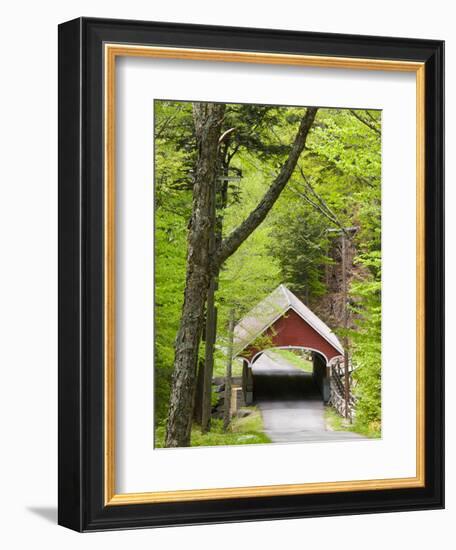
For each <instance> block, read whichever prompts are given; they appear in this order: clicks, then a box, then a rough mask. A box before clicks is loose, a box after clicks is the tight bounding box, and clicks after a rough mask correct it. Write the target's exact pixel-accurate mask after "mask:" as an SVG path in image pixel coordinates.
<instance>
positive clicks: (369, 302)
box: [350, 251, 382, 437]
mask: <svg viewBox="0 0 456 550" xmlns="http://www.w3.org/2000/svg"><path fill="white" fill-rule="evenodd" d="M358 261H359V262H360V263H363V265H365V266H366V267H369V269H370V271H371V273H372V275H371V276H370V277H368V278H367V280H365V281H362V282H358V283H355V284H353V285H352V289H351V291H352V294H353V295H354V296H356V298H357V300H358V301H357V302H356V305H355V306H354V307H353V309H354V311H355V313H356V314H357V315H358V318H357V320H356V330H352V331H350V337H351V342H352V355H353V357H352V360H353V362H354V364H355V366H357V369H356V370H355V372H354V374H353V376H354V379H355V381H356V386H355V395H356V397H357V399H358V403H357V407H356V419H355V428H356V429H357V431H360V432H361V433H365V434H367V435H371V436H375V437H379V436H380V433H381V376H382V372H381V328H382V327H381V279H380V275H381V270H380V262H381V257H380V252H378V251H374V252H372V253H370V254H365V255H363V256H361V257H360V258H359V259H358Z"/></svg>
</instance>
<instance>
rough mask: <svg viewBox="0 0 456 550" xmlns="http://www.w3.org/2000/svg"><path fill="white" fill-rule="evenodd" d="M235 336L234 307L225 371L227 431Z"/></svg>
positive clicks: (224, 420)
mask: <svg viewBox="0 0 456 550" xmlns="http://www.w3.org/2000/svg"><path fill="white" fill-rule="evenodd" d="M233 337H234V309H232V310H231V311H230V322H229V326H228V347H227V351H226V373H225V399H224V407H225V411H224V413H225V414H224V416H223V429H224V430H225V431H226V430H227V429H228V426H229V424H230V421H231V375H232V362H233Z"/></svg>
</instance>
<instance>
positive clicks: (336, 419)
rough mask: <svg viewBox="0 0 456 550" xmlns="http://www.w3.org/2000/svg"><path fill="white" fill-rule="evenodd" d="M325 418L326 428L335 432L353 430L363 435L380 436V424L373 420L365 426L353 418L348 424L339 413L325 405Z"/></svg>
mask: <svg viewBox="0 0 456 550" xmlns="http://www.w3.org/2000/svg"><path fill="white" fill-rule="evenodd" d="M325 420H326V425H327V426H328V428H329V429H330V430H333V431H335V432H355V433H359V434H360V435H364V436H365V437H370V438H372V439H378V438H380V437H381V436H382V434H381V426H380V425H379V423H374V422H373V423H371V425H369V426H366V425H364V424H361V423H359V422H356V420H355V422H354V423H353V424H350V423H349V422H348V421H347V420H345V418H342V417H341V416H340V414H338V413H337V412H336V411H335V410H334V409H333V407H331V406H327V407H325Z"/></svg>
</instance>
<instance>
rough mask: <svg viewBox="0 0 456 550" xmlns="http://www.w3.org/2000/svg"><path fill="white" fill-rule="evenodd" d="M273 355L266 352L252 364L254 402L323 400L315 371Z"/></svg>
mask: <svg viewBox="0 0 456 550" xmlns="http://www.w3.org/2000/svg"><path fill="white" fill-rule="evenodd" d="M272 357H273V356H269V355H268V354H267V353H264V354H262V355H261V356H260V357H259V358H258V359H257V360H256V361H255V362H254V364H253V366H252V374H253V401H254V402H260V401H294V400H301V401H302V400H320V401H321V400H322V393H321V391H320V389H319V387H318V385H317V383H316V380H315V376H314V374H313V373H311V372H304V371H301V370H299V369H298V368H297V367H293V366H292V365H290V364H289V363H287V362H286V361H284V360H282V359H280V358H277V359H276V358H275V357H274V359H273V358H272Z"/></svg>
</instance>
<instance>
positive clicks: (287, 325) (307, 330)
mask: <svg viewBox="0 0 456 550" xmlns="http://www.w3.org/2000/svg"><path fill="white" fill-rule="evenodd" d="M263 336H266V337H268V338H269V339H270V340H271V345H270V346H268V347H280V346H297V347H303V348H312V349H314V350H318V351H321V352H322V353H324V354H325V355H326V357H327V358H328V361H330V360H331V359H332V358H333V357H336V356H338V355H340V352H339V351H337V350H336V349H335V348H333V346H332V345H331V344H330V343H329V342H328V341H327V340H325V339H324V338H323V337H322V336H320V334H319V333H318V332H316V331H315V330H314V329H313V328H312V327H311V326H310V325H309V324H308V323H306V321H304V319H302V318H301V317H300V316H299V315H298V314H297V313H295V312H294V311H289V312H287V314H286V316H282V317H280V319H278V320H277V321H276V322H275V323H274V324H273V325H272V326H271V327H269V328H268V329H267V330H266V331H265V332H264V333H263ZM259 351H262V350H261V349H259V348H256V347H254V346H251V347H248V348H246V349H245V350H244V351H243V353H242V356H243V357H246V358H247V359H249V361H250V360H251V359H252V358H253V357H254V356H255V354H256V353H258V352H259Z"/></svg>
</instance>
